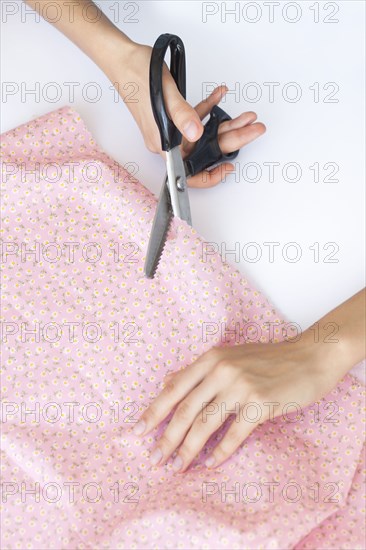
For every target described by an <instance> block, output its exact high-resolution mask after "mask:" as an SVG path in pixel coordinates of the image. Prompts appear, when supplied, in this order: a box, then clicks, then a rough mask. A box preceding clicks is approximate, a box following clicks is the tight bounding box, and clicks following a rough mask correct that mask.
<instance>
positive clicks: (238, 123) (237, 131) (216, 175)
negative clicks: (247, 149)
mask: <svg viewBox="0 0 366 550" xmlns="http://www.w3.org/2000/svg"><path fill="white" fill-rule="evenodd" d="M151 50H152V48H151V47H150V46H145V45H142V44H136V43H134V42H130V43H129V44H127V46H125V48H124V49H122V48H121V50H120V51H121V54H120V61H118V60H116V59H115V60H114V61H113V65H111V66H110V69H108V68H107V69H106V70H105V72H106V74H107V76H108V77H109V78H110V80H111V81H112V82H113V84H114V86H115V87H116V89H117V90H118V92H119V93H120V95H121V97H122V98H123V100H124V101H125V104H126V106H127V107H128V109H129V111H130V112H131V114H132V116H133V117H134V119H135V121H136V123H137V125H138V127H139V128H140V131H141V133H142V135H143V138H144V141H145V145H146V147H147V148H148V149H149V150H150V151H152V152H154V153H160V154H163V152H162V150H161V142H160V135H159V131H158V127H157V125H156V122H155V119H154V116H153V112H152V109H151V103H150V90H149V66H150V58H151ZM132 90H135V91H134V93H133V94H131V91H132ZM226 92H227V88H226V87H225V86H219V87H218V88H216V90H214V91H213V92H212V94H211V95H210V96H209V97H208V98H207V99H205V100H203V101H201V102H200V103H199V104H198V105H197V106H196V107H195V108H193V107H191V105H190V104H189V103H187V101H186V100H185V99H184V98H183V97H182V96H181V94H180V93H179V91H178V88H177V86H176V84H175V82H174V79H173V77H172V75H171V74H170V71H169V69H168V66H167V65H166V64H164V68H163V93H164V100H165V104H166V109H167V112H168V115H169V116H170V118H171V119H172V120H173V122H174V124H175V126H176V127H177V128H178V129H179V131H180V132H181V133H182V135H183V141H182V146H181V148H182V154H183V157H185V156H187V155H188V154H189V153H190V152H191V151H192V149H193V148H194V142H196V141H197V140H198V139H199V138H200V137H201V135H202V133H203V124H202V122H201V120H202V119H204V118H205V117H206V116H207V115H208V114H209V113H210V111H211V109H212V107H213V106H214V105H217V104H218V103H219V102H220V101H221V99H222V98H223V96H224V95H225V93H226ZM256 119H257V115H256V114H255V113H253V112H247V113H242V114H241V115H240V116H238V117H236V118H235V119H233V120H230V121H226V122H223V123H222V124H221V125H220V127H219V132H218V134H219V145H220V148H221V150H222V152H223V153H225V154H227V153H231V152H232V151H236V150H237V149H240V148H241V147H244V145H247V144H248V143H250V142H251V141H253V140H254V139H256V138H257V137H259V136H260V135H262V134H263V133H264V132H265V126H264V124H262V123H260V122H255V121H256ZM232 170H234V166H233V165H232V164H231V163H223V164H222V165H220V166H218V167H216V168H214V169H213V170H211V171H208V170H205V171H203V172H201V173H200V174H196V175H195V176H193V177H191V178H190V179H189V180H188V184H189V186H191V187H212V186H213V185H216V184H217V183H219V182H220V181H222V180H223V179H224V178H225V176H226V174H228V173H230V172H231V171H232Z"/></svg>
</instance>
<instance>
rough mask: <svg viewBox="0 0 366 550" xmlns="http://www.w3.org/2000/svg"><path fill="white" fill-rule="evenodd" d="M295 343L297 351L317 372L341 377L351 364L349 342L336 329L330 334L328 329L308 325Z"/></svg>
mask: <svg viewBox="0 0 366 550" xmlns="http://www.w3.org/2000/svg"><path fill="white" fill-rule="evenodd" d="M338 328H339V327H338ZM295 344H296V345H297V347H298V350H299V352H300V353H301V354H303V355H304V356H306V357H307V359H308V362H309V367H310V368H311V369H312V370H313V371H314V372H316V373H318V374H321V373H324V374H327V375H328V374H329V372H332V373H333V374H335V375H338V378H341V377H342V376H343V375H344V374H346V372H348V370H349V369H350V368H351V367H352V366H353V363H352V361H351V362H350V353H349V352H350V343H349V342H348V341H347V338H345V337H343V338H341V337H340V334H339V332H338V330H334V333H332V334H331V333H330V330H329V329H328V330H324V331H318V330H314V328H312V327H310V328H308V329H306V330H305V331H304V332H303V333H302V334H301V338H300V339H299V341H298V342H296V343H295ZM351 363H352V364H351Z"/></svg>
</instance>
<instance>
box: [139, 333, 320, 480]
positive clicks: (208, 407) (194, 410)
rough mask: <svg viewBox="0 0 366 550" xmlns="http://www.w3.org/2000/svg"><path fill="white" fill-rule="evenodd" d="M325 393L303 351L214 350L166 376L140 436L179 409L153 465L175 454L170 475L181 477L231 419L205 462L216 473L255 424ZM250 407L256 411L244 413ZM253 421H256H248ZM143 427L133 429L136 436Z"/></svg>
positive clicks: (290, 347) (291, 347) (292, 347)
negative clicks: (213, 468) (204, 447)
mask: <svg viewBox="0 0 366 550" xmlns="http://www.w3.org/2000/svg"><path fill="white" fill-rule="evenodd" d="M329 389H331V388H329ZM327 390H328V388H327V387H326V386H325V385H324V384H323V381H322V377H321V376H319V372H318V371H317V369H316V368H315V367H314V355H313V354H312V353H311V352H310V351H309V350H307V348H306V347H304V346H303V345H301V346H299V345H297V343H291V342H282V343H278V344H253V343H250V344H244V345H235V346H232V347H228V346H225V347H222V348H218V347H215V348H212V349H211V350H210V351H208V352H206V353H204V354H203V355H202V356H201V357H200V358H199V359H198V360H197V361H196V362H195V363H193V364H192V365H190V366H189V367H187V368H186V369H184V370H182V371H179V372H178V373H176V374H173V375H169V376H168V377H167V379H166V380H165V387H164V389H163V390H162V392H161V393H160V395H159V396H158V397H157V398H156V399H155V400H154V402H153V403H152V404H151V405H150V407H149V408H148V409H147V410H146V412H145V413H144V415H143V416H142V418H141V421H142V422H144V424H145V429H144V431H143V433H147V432H149V431H150V430H151V429H153V428H155V427H156V426H157V425H158V424H159V423H160V422H161V421H162V420H164V419H165V418H166V417H167V416H168V414H169V413H170V412H171V410H172V409H174V408H175V407H176V406H177V408H176V411H175V413H174V415H173V417H172V419H171V421H170V423H169V425H168V426H167V428H166V430H165V432H164V435H163V436H162V437H161V439H160V440H159V441H158V442H157V444H156V447H155V449H154V450H153V452H152V454H151V461H152V463H153V464H161V463H164V462H166V461H167V460H168V458H169V457H170V456H171V454H172V453H174V451H176V450H177V449H178V448H179V451H178V454H177V456H176V458H175V460H174V462H173V469H174V470H176V471H184V470H185V469H186V468H187V467H188V466H189V464H190V463H191V461H192V460H193V459H194V458H195V457H196V455H198V453H199V452H200V451H201V450H202V448H203V446H204V444H205V443H206V441H207V440H208V439H209V437H210V436H211V435H212V434H213V433H214V432H215V431H216V430H218V429H219V428H220V426H221V425H222V424H223V423H224V422H225V420H226V419H227V418H228V416H229V415H230V414H231V413H233V414H234V416H235V418H234V420H233V422H232V424H231V426H230V428H229V429H228V431H227V433H226V435H225V436H224V437H223V439H222V440H221V441H220V443H219V444H218V445H217V446H216V448H215V449H214V451H213V453H212V455H211V456H210V457H209V458H208V460H207V461H206V466H208V467H216V466H218V465H220V464H221V463H222V462H223V461H224V460H226V459H227V458H228V457H229V456H230V455H231V454H232V453H233V452H234V451H235V450H236V449H237V448H238V447H239V445H240V444H241V443H242V442H243V441H244V440H245V438H246V437H248V435H249V434H250V433H251V432H252V431H253V430H254V428H255V427H256V426H257V425H258V424H260V423H262V422H264V421H265V420H268V419H269V418H270V417H271V418H273V417H275V416H278V415H280V414H282V410H283V407H284V406H285V405H286V404H288V403H293V402H295V403H297V404H298V405H299V406H300V407H305V406H306V405H309V404H310V403H313V402H314V401H316V400H317V399H319V398H320V397H322V395H323V394H324V393H326V392H327ZM249 403H254V404H255V405H254V406H253V405H252V406H249V407H248V406H247V407H246V405H248V404H249ZM291 410H293V408H292V409H291ZM253 417H257V418H258V420H257V421H255V420H253V421H251V420H248V419H252V418H253ZM144 424H142V425H141V424H140V423H139V424H137V425H136V426H135V432H136V433H137V434H139V432H140V431H141V429H142V428H143V427H144ZM141 426H142V427H141Z"/></svg>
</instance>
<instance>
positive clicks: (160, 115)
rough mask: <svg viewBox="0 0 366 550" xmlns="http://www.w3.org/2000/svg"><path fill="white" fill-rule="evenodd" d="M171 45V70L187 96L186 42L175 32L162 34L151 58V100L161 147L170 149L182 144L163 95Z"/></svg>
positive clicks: (180, 88) (182, 91)
mask: <svg viewBox="0 0 366 550" xmlns="http://www.w3.org/2000/svg"><path fill="white" fill-rule="evenodd" d="M169 46H170V72H171V75H172V77H173V78H174V80H175V83H176V85H177V88H178V90H179V92H180V94H181V95H182V96H183V97H184V99H185V97H186V56H185V51H184V44H183V42H182V40H181V39H180V38H179V36H176V35H175V34H168V33H166V34H161V35H160V36H159V38H158V39H157V40H156V42H155V44H154V47H153V50H152V53H151V60H150V75H149V78H150V101H151V107H152V111H153V113H154V118H155V121H156V124H157V125H158V128H159V132H160V137H161V147H162V150H163V151H170V149H173V147H176V146H177V145H180V143H181V141H182V134H181V133H180V131H179V130H178V128H176V126H175V125H174V123H173V122H172V120H171V119H170V118H169V117H168V114H167V112H166V108H165V103H164V96H163V65H164V57H165V54H166V51H167V49H168V47H169Z"/></svg>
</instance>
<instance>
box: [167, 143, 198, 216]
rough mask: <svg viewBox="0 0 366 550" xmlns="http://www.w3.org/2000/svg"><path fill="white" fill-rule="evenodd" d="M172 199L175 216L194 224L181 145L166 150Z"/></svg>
mask: <svg viewBox="0 0 366 550" xmlns="http://www.w3.org/2000/svg"><path fill="white" fill-rule="evenodd" d="M166 162H167V171H168V184H169V191H170V200H171V205H172V209H173V213H174V216H177V217H178V218H181V219H182V220H185V221H186V222H187V223H188V224H189V225H192V218H191V209H190V206H189V197H188V187H187V177H186V167H185V165H184V162H183V159H182V153H181V152H180V149H179V146H177V147H173V149H170V151H167V152H166Z"/></svg>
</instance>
